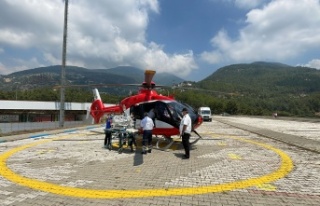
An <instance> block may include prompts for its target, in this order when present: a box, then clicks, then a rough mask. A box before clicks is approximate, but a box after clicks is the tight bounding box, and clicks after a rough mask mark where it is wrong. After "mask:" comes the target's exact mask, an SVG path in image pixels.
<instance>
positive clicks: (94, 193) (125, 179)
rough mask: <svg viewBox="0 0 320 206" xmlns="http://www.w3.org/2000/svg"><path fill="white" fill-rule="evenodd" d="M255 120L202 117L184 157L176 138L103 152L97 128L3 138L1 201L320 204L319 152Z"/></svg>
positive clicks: (18, 205) (261, 205) (216, 205)
mask: <svg viewBox="0 0 320 206" xmlns="http://www.w3.org/2000/svg"><path fill="white" fill-rule="evenodd" d="M240 120H241V121H240ZM258 121H259V120H258V119H255V118H252V119H251V120H249V119H238V120H237V119H236V118H228V117H216V118H214V120H213V121H212V122H205V123H204V124H203V125H202V127H201V128H200V129H199V130H198V132H199V133H200V134H201V135H202V136H203V139H202V140H199V141H198V142H197V143H196V144H195V145H193V149H192V151H191V158H190V159H189V160H183V159H181V157H182V155H183V150H182V148H181V143H180V140H179V139H178V138H177V139H176V142H175V143H174V144H173V145H172V147H171V148H170V150H168V151H161V150H155V149H154V150H153V151H152V153H151V154H147V155H143V156H142V155H141V154H140V151H139V150H140V147H138V148H137V151H136V152H130V150H129V149H125V150H124V152H123V153H122V154H118V152H117V151H116V150H112V151H109V150H106V149H105V148H104V147H103V137H104V135H103V134H102V131H103V129H102V128H101V127H91V128H79V129H77V130H68V131H63V130H60V131H57V132H50V133H45V134H43V135H40V134H32V135H27V134H26V135H21V136H20V137H17V136H16V137H15V139H17V138H19V139H20V140H18V141H12V140H14V138H13V137H10V138H9V137H8V138H6V137H1V140H2V143H0V200H1V201H0V206H7V205H10V206H11V205H15V206H22V205H23V206H28V205H48V206H49V205H50V206H53V205H97V206H100V205H101V206H102V205H114V206H116V205H117V206H124V205H126V206H131V205H134V206H135V205H139V206H140V205H141V206H147V205H148V206H149V205H161V206H171V205H172V206H176V205H177V206H178V205H179V206H187V205H188V206H189V205H212V206H219V205H220V206H222V205H223V206H235V205H241V206H271V205H272V206H275V205H281V206H284V205H286V206H298V205H300V206H302V205H303V206H311V205H312V206H316V205H317V206H318V205H320V179H319V174H320V160H319V153H318V152H317V151H313V150H312V148H311V149H310V148H303V147H302V146H299V147H297V146H294V144H288V143H286V142H285V141H279V140H276V139H277V138H282V137H283V136H281V135H279V134H281V133H283V134H286V133H284V130H283V131H277V130H276V129H273V131H272V130H270V129H271V126H269V128H268V130H267V129H266V128H262V127H263V126H262V123H261V122H260V124H258ZM280 124H281V121H278V122H277V124H276V125H280ZM231 125H233V126H231ZM257 125H260V127H256V126H257ZM273 125H274V124H273ZM234 126H236V127H237V128H236V127H234ZM318 126H319V124H318ZM240 127H242V128H243V129H240ZM282 128H285V127H284V126H283V127H282ZM317 128H319V127H317ZM250 129H251V130H253V132H250ZM297 129H298V128H297ZM289 130H290V129H289ZM259 132H260V133H259ZM287 133H288V132H287ZM272 135H274V136H275V137H273V136H272ZM287 135H290V134H287ZM268 136H270V137H268ZM297 136H299V135H296V136H291V137H293V138H292V139H296V138H297ZM30 137H31V138H30ZM285 137H286V138H287V137H289V136H286V135H285ZM301 138H305V137H301ZM306 139H307V140H310V141H315V143H316V145H318V143H319V141H318V139H317V138H313V137H312V138H305V139H304V140H306ZM289 140H290V138H287V139H286V141H289ZM139 145H140V144H139ZM306 146H308V145H306ZM114 147H115V148H116V145H114Z"/></svg>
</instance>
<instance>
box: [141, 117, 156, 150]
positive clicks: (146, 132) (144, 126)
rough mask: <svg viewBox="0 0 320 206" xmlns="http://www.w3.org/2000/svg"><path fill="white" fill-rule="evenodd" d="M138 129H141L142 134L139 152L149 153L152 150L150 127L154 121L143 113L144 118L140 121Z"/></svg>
mask: <svg viewBox="0 0 320 206" xmlns="http://www.w3.org/2000/svg"><path fill="white" fill-rule="evenodd" d="M140 127H141V128H140V129H141V130H142V131H143V136H142V152H141V154H147V151H148V153H151V150H152V129H153V127H154V123H153V121H152V119H151V118H150V117H149V116H148V113H147V112H145V113H144V118H143V119H142V120H141V122H140Z"/></svg>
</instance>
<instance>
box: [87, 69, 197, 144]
mask: <svg viewBox="0 0 320 206" xmlns="http://www.w3.org/2000/svg"><path fill="white" fill-rule="evenodd" d="M155 73H156V72H155V71H153V70H146V71H145V80H144V82H143V83H142V84H141V85H140V90H139V92H138V94H136V95H133V96H129V97H127V98H125V99H123V100H122V101H121V102H120V103H119V104H117V105H114V106H105V105H104V104H103V102H102V100H101V98H100V95H99V92H98V90H97V89H94V90H93V92H94V96H95V98H94V101H93V103H92V105H91V108H90V114H91V116H92V117H93V119H94V122H95V123H97V124H98V123H100V121H101V118H102V117H103V116H104V114H121V113H127V114H130V115H131V117H133V118H134V120H136V123H137V122H140V120H141V119H142V118H143V114H144V112H150V111H151V110H152V111H153V112H154V118H153V120H154V122H155V127H154V129H153V135H156V136H161V137H165V138H167V139H171V136H175V135H179V125H180V121H181V118H182V114H181V111H182V109H183V108H187V109H188V112H189V115H190V117H191V120H192V124H193V125H192V126H193V132H194V133H195V134H197V135H198V136H199V138H201V136H200V135H199V134H198V133H197V132H196V130H195V129H196V128H198V127H199V126H200V125H201V124H202V122H203V120H202V117H201V116H200V115H198V113H197V111H195V110H194V109H193V108H192V107H190V106H189V105H187V104H184V103H181V102H178V101H176V100H175V99H174V97H173V96H164V95H162V94H158V93H157V91H156V90H155V89H154V88H156V85H155V83H154V82H153V81H152V78H153V76H154V74H155ZM130 86H132V85H130ZM136 125H137V124H136ZM199 138H198V139H199Z"/></svg>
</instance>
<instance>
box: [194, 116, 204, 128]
mask: <svg viewBox="0 0 320 206" xmlns="http://www.w3.org/2000/svg"><path fill="white" fill-rule="evenodd" d="M202 123H203V119H202V117H201V116H200V115H198V116H197V119H196V124H195V126H194V127H195V128H197V127H199V126H200V125H201V124H202Z"/></svg>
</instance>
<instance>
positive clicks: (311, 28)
mask: <svg viewBox="0 0 320 206" xmlns="http://www.w3.org/2000/svg"><path fill="white" fill-rule="evenodd" d="M63 26H64V1H63V0H0V75H6V74H10V73H13V72H17V71H22V70H27V69H33V68H37V67H44V66H51V65H61V64H62V42H63ZM319 34H320V0H117V1H115V0H69V7H68V34H67V36H68V40H67V60H66V64H67V65H72V66H80V67H85V68H88V69H108V68H113V67H117V66H133V67H137V68H141V69H152V70H156V71H157V73H161V72H168V73H172V74H174V75H176V76H178V77H181V78H183V79H185V80H189V81H200V80H202V79H204V78H206V77H207V76H209V75H211V74H212V73H214V72H215V71H216V70H217V69H219V68H221V67H224V66H228V65H231V64H238V63H252V62H255V61H266V62H279V63H283V64H288V65H291V66H308V67H312V68H316V69H320V35H319Z"/></svg>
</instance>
